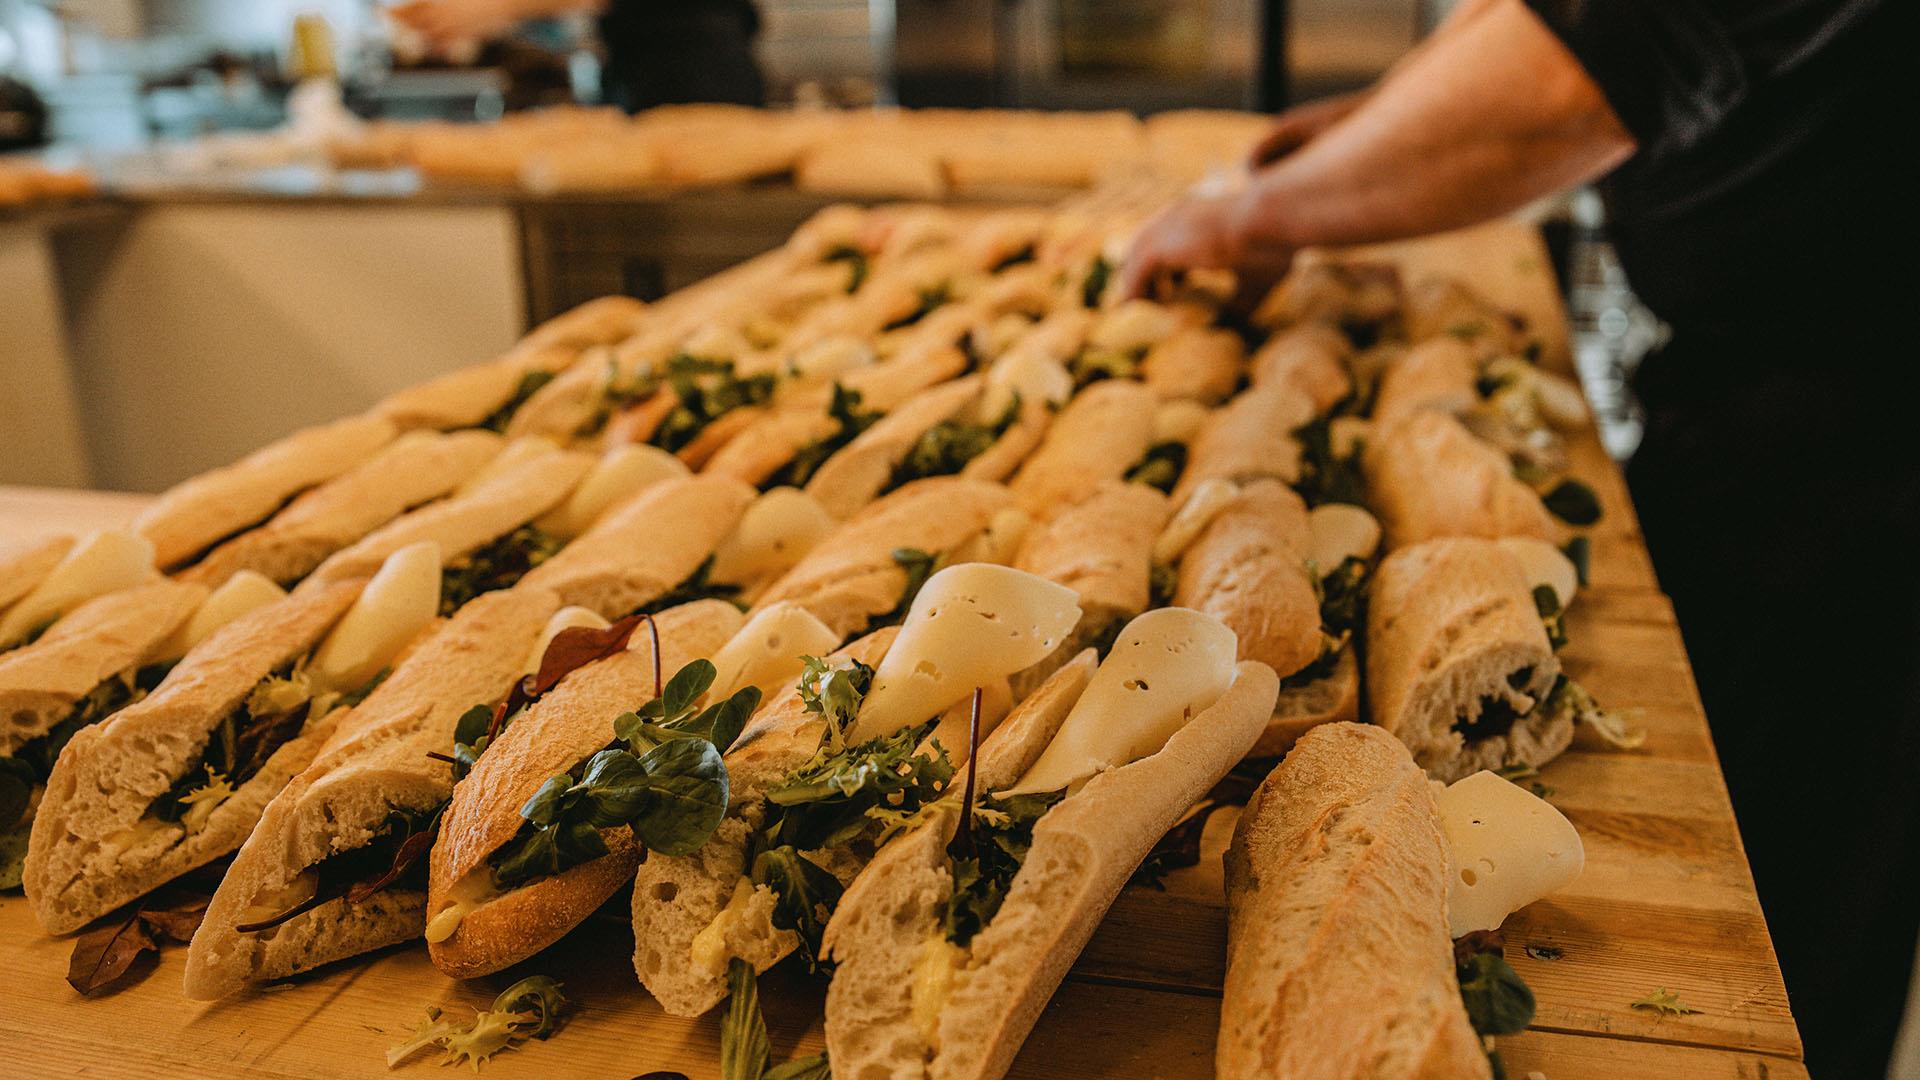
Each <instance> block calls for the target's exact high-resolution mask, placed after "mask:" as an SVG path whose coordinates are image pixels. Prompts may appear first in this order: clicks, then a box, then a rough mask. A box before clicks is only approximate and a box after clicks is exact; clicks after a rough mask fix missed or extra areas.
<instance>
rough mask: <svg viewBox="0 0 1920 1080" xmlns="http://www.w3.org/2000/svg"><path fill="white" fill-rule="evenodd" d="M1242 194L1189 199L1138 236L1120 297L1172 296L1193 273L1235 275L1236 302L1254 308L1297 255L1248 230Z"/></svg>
mask: <svg viewBox="0 0 1920 1080" xmlns="http://www.w3.org/2000/svg"><path fill="white" fill-rule="evenodd" d="M1245 205H1246V204H1245V200H1244V194H1243V193H1242V192H1219V193H1207V194H1196V195H1189V196H1187V197H1186V198H1185V199H1182V200H1181V201H1179V202H1177V203H1174V204H1173V205H1172V206H1169V207H1168V208H1166V209H1165V210H1163V211H1161V212H1160V214H1159V216H1157V217H1155V218H1154V219H1153V220H1152V221H1149V222H1148V223H1147V224H1146V227H1145V228H1142V229H1141V230H1140V232H1139V234H1138V235H1137V236H1135V237H1134V240H1133V246H1132V248H1131V249H1130V250H1129V251H1128V252H1127V260H1126V263H1125V264H1124V265H1122V266H1121V268H1120V290H1121V295H1122V296H1126V297H1137V296H1149V295H1154V294H1158V293H1163V292H1165V291H1168V290H1169V289H1170V287H1171V286H1172V285H1173V284H1174V283H1175V282H1177V281H1178V279H1179V278H1180V277H1181V275H1183V274H1184V273H1185V272H1186V271H1188V270H1191V269H1207V270H1231V271H1233V272H1234V276H1235V279H1236V281H1237V288H1236V293H1237V295H1236V302H1237V303H1239V304H1243V305H1244V304H1250V303H1252V302H1257V301H1258V299H1259V298H1260V297H1261V296H1264V295H1266V292H1267V290H1268V289H1270V288H1271V287H1272V286H1273V285H1274V284H1275V283H1276V282H1278V281H1279V280H1280V279H1281V278H1282V277H1284V276H1286V272H1287V267H1288V266H1289V265H1291V264H1292V262H1293V254H1294V253H1293V250H1292V249H1291V248H1288V247H1284V246H1279V245H1276V244H1274V243H1272V242H1271V241H1266V240H1263V239H1260V238H1258V237H1256V236H1255V235H1254V234H1253V231H1252V230H1250V229H1248V228H1247V224H1246V221H1245V210H1244V207H1245Z"/></svg>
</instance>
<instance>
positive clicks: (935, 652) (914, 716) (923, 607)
mask: <svg viewBox="0 0 1920 1080" xmlns="http://www.w3.org/2000/svg"><path fill="white" fill-rule="evenodd" d="M1079 621H1080V602H1079V597H1078V596H1077V595H1076V594H1075V593H1074V591H1073V590H1072V589H1069V588H1067V587H1066V586H1064V585H1057V584H1055V583H1053V582H1051V581H1048V580H1047V579H1045V578H1043V577H1038V576H1036V575H1034V574H1029V573H1027V572H1025V571H1023V570H1015V569H1013V568H1011V567H1006V566H997V565H994V564H992V563H963V564H961V565H958V566H949V567H947V568H946V569H945V570H942V571H940V572H939V573H937V574H935V575H933V576H932V577H930V578H928V579H927V583H926V584H925V585H923V586H921V588H920V593H919V595H918V596H915V597H914V599H913V606H912V607H911V608H909V609H908V611H907V618H906V621H905V622H904V623H903V624H902V625H901V627H900V636H899V637H898V638H895V639H894V642H893V646H892V647H891V648H889V649H888V650H887V655H886V657H885V658H884V659H882V660H881V661H880V667H879V669H878V670H877V671H875V672H874V676H873V687H872V689H871V690H869V691H868V693H867V696H866V700H865V701H864V702H863V703H862V705H861V707H860V715H859V716H858V717H856V718H855V720H854V723H853V729H852V731H851V732H850V734H849V739H850V740H851V741H852V742H863V741H865V740H867V739H873V738H878V737H880V736H883V735H891V734H893V733H894V732H896V731H898V730H900V729H901V728H904V727H909V726H911V725H914V724H923V723H925V722H927V721H928V720H931V719H933V718H934V717H936V716H939V715H940V714H941V713H944V712H946V711H947V710H948V709H949V708H952V707H953V705H954V703H955V702H958V701H961V700H963V699H965V698H967V697H968V696H969V695H971V694H972V693H973V689H974V687H976V686H985V685H987V684H988V683H991V682H993V681H994V680H996V679H1001V678H1005V677H1006V676H1008V675H1012V674H1013V673H1015V672H1017V671H1022V670H1025V669H1026V668H1029V667H1032V666H1033V665H1034V664H1037V663H1039V662H1040V661H1041V660H1044V659H1046V658H1047V656H1048V655H1049V654H1051V653H1052V652H1053V650H1054V649H1055V648H1057V647H1058V646H1059V644H1060V642H1062V641H1064V640H1066V636H1067V634H1068V633H1069V632H1070V631H1072V629H1073V627H1074V624H1075V623H1077V622H1079Z"/></svg>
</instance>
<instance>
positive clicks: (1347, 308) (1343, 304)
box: [1253, 258, 1401, 329]
mask: <svg viewBox="0 0 1920 1080" xmlns="http://www.w3.org/2000/svg"><path fill="white" fill-rule="evenodd" d="M1400 310H1401V287H1400V272H1399V270H1398V269H1396V268H1395V267H1394V266H1393V265H1392V264H1391V263H1367V262H1338V261H1335V260H1333V259H1326V258H1322V259H1315V260H1313V261H1310V262H1308V261H1304V260H1303V261H1302V262H1301V263H1300V264H1299V265H1297V266H1296V267H1295V268H1294V270H1293V272H1292V273H1290V274H1288V275H1287V276H1286V278H1285V279H1284V280H1282V281H1281V282H1280V284H1279V285H1276V286H1274V289H1273V291H1272V292H1270V293H1268V294H1267V297H1266V299H1264V300H1262V301H1261V302H1260V307H1259V310H1257V311H1255V312H1254V314H1253V321H1254V323H1255V325H1258V326H1268V327H1285V326H1293V325H1296V324H1298V323H1308V322H1317V323H1326V324H1328V325H1330V326H1337V327H1341V328H1343V329H1344V328H1347V327H1356V328H1359V327H1377V326H1379V325H1381V324H1383V323H1386V322H1389V321H1390V320H1392V319H1394V318H1395V317H1396V316H1398V315H1399V314H1400Z"/></svg>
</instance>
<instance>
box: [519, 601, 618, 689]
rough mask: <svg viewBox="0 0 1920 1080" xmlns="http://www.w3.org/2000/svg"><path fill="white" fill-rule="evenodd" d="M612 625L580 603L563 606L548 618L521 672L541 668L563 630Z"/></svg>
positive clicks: (535, 670)
mask: <svg viewBox="0 0 1920 1080" xmlns="http://www.w3.org/2000/svg"><path fill="white" fill-rule="evenodd" d="M611 625H613V624H612V623H609V622H608V621H607V620H605V619H603V618H601V617H600V613H599V612H597V611H594V610H593V609H591V608H583V607H580V606H578V605H573V606H569V607H563V608H561V609H560V610H559V611H556V612H554V613H553V615H552V616H551V617H549V618H548V619H547V625H546V626H545V628H543V629H542V630H541V631H540V639H539V640H538V641H535V642H534V643H533V649H532V651H530V652H528V653H527V658H526V660H525V661H523V662H522V663H521V665H520V673H521V674H522V675H532V674H533V673H535V672H537V671H539V670H540V661H541V660H543V659H545V658H546V655H547V646H549V645H551V644H553V639H554V638H557V637H559V636H560V632H561V631H562V630H572V629H574V628H575V627H585V628H587V629H588V630H605V629H606V628H607V627H609V626H611ZM640 639H641V635H638V634H636V635H634V640H635V641H638V640H640Z"/></svg>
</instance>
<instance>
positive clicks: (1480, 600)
mask: <svg viewBox="0 0 1920 1080" xmlns="http://www.w3.org/2000/svg"><path fill="white" fill-rule="evenodd" d="M1366 652H1367V695H1368V700H1369V702H1370V707H1371V711H1372V715H1373V722H1374V723H1376V724H1378V725H1380V727H1381V728H1382V729H1384V730H1386V731H1389V732H1392V733H1393V734H1395V735H1398V736H1399V737H1400V741H1402V742H1404V743H1406V744H1407V746H1408V748H1409V749H1411V750H1412V751H1413V759H1414V760H1415V761H1416V762H1418V763H1419V764H1420V767H1421V768H1423V769H1425V770H1427V772H1428V774H1429V775H1431V776H1432V777H1433V778H1434V779H1436V780H1443V781H1447V782H1452V781H1454V780H1458V779H1460V778H1461V777H1463V776H1467V775H1469V774H1472V773H1475V772H1478V771H1480V770H1481V769H1492V770H1498V769H1501V768H1504V767H1507V766H1513V765H1535V766H1538V765H1544V764H1546V763H1547V762H1548V761H1551V760H1552V759H1553V758H1554V757H1556V756H1558V755H1559V754H1560V752H1561V751H1562V750H1565V749H1566V748H1567V744H1568V743H1569V742H1570V741H1571V740H1572V738H1573V721H1572V719H1571V718H1570V717H1568V716H1564V715H1559V716H1556V715H1552V714H1549V713H1547V712H1546V711H1545V710H1541V709H1536V708H1535V706H1536V705H1538V704H1539V703H1540V702H1541V700H1542V699H1543V698H1545V697H1546V695H1547V693H1548V692H1549V691H1550V690H1551V689H1552V688H1553V684H1554V680H1555V678H1556V677H1557V676H1558V675H1559V674H1560V661H1559V659H1558V658H1556V657H1555V656H1554V654H1553V647H1552V645H1551V644H1550V643H1549V642H1548V640H1547V633H1546V630H1545V629H1544V628H1543V627H1542V626H1541V623H1540V616H1539V612H1538V609H1537V608H1536V607H1535V606H1534V601H1533V594H1532V590H1531V589H1530V588H1529V585H1528V581H1527V576H1526V574H1525V572H1524V571H1522V569H1521V567H1520V563H1519V561H1518V560H1517V559H1515V558H1514V557H1513V556H1512V555H1511V554H1509V553H1508V552H1507V551H1506V549H1505V548H1503V547H1501V546H1500V545H1499V544H1497V543H1495V542H1493V541H1489V540H1480V539H1443V540H1429V541H1427V542H1425V543H1421V544H1415V545H1413V546H1412V547H1406V548H1401V549H1399V550H1396V551H1394V552H1393V553H1392V554H1390V555H1388V556H1387V558H1386V559H1385V560H1384V561H1382V562H1381V564H1380V568H1379V570H1377V571H1376V572H1375V573H1374V578H1373V592H1372V596H1371V599H1370V600H1369V602H1368V606H1367V648H1366Z"/></svg>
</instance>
